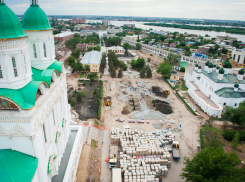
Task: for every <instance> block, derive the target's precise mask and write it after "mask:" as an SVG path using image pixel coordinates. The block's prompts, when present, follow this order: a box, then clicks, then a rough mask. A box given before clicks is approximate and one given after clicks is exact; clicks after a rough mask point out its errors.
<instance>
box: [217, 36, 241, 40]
mask: <svg viewBox="0 0 245 182" xmlns="http://www.w3.org/2000/svg"><path fill="white" fill-rule="evenodd" d="M216 38H217V39H220V40H232V41H234V40H237V38H235V37H229V36H228V35H227V36H224V37H223V36H216Z"/></svg>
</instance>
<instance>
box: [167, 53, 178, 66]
mask: <svg viewBox="0 0 245 182" xmlns="http://www.w3.org/2000/svg"><path fill="white" fill-rule="evenodd" d="M180 60H181V55H180V54H175V53H169V54H168V56H167V57H166V58H164V61H165V62H167V63H168V64H171V65H174V64H175V63H178V62H180Z"/></svg>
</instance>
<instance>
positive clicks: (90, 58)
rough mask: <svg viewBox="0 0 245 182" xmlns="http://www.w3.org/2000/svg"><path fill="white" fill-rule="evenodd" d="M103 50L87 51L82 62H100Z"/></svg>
mask: <svg viewBox="0 0 245 182" xmlns="http://www.w3.org/2000/svg"><path fill="white" fill-rule="evenodd" d="M100 58H101V52H98V51H90V52H87V53H86V54H85V55H84V56H83V58H82V60H81V63H82V64H100Z"/></svg>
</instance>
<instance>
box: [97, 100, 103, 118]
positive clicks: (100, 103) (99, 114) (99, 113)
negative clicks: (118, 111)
mask: <svg viewBox="0 0 245 182" xmlns="http://www.w3.org/2000/svg"><path fill="white" fill-rule="evenodd" d="M98 101H99V110H98V119H100V116H101V106H102V101H101V100H100V99H98Z"/></svg>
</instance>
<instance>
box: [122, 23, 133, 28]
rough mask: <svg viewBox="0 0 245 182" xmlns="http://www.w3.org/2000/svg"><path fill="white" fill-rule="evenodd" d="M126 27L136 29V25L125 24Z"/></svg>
mask: <svg viewBox="0 0 245 182" xmlns="http://www.w3.org/2000/svg"><path fill="white" fill-rule="evenodd" d="M123 26H124V27H130V28H135V24H123Z"/></svg>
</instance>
